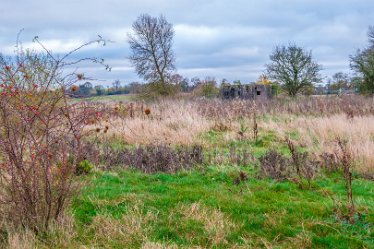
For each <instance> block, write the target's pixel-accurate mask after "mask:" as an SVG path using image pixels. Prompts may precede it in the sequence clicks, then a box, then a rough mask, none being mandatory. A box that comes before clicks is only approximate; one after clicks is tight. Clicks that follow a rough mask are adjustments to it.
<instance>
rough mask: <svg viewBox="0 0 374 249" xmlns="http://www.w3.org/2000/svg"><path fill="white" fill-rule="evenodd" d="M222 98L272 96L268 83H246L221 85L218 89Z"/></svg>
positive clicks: (258, 98) (256, 98)
mask: <svg viewBox="0 0 374 249" xmlns="http://www.w3.org/2000/svg"><path fill="white" fill-rule="evenodd" d="M220 95H221V98H223V99H251V100H260V101H261V100H268V99H271V98H272V89H271V86H270V85H262V84H246V85H223V86H221V90H220Z"/></svg>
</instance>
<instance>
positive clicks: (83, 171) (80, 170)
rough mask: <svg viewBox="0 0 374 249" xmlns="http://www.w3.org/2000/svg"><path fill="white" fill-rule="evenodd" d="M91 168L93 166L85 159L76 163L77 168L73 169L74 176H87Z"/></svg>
mask: <svg viewBox="0 0 374 249" xmlns="http://www.w3.org/2000/svg"><path fill="white" fill-rule="evenodd" d="M93 168H94V166H93V165H92V164H91V163H90V162H89V161H88V160H86V159H85V160H83V161H81V162H79V163H78V165H77V167H76V168H75V174H76V175H87V174H89V173H91V171H92V170H93Z"/></svg>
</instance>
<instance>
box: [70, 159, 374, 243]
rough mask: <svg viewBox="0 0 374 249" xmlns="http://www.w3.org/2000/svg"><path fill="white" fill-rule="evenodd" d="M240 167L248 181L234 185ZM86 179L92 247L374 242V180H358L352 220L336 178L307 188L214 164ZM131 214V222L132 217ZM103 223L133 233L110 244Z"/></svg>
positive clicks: (84, 230)
mask: <svg viewBox="0 0 374 249" xmlns="http://www.w3.org/2000/svg"><path fill="white" fill-rule="evenodd" d="M240 170H243V171H246V172H247V174H248V175H249V179H248V180H247V181H245V182H241V183H240V184H239V185H235V184H234V183H233V180H234V178H235V177H237V176H238V175H239V172H240ZM87 180H88V181H89V182H90V184H88V185H87V186H86V187H85V188H84V189H83V191H82V192H81V194H80V195H79V196H78V197H77V198H76V199H75V200H74V202H73V205H72V208H71V211H72V213H73V214H74V217H75V220H76V230H77V232H78V234H77V236H76V238H75V240H76V242H77V243H78V244H85V245H87V246H92V243H93V242H94V241H95V243H96V244H97V245H108V244H107V243H109V242H108V241H110V246H109V247H114V248H123V246H124V245H125V244H127V245H128V247H127V248H140V247H141V246H142V245H144V243H146V242H154V243H159V244H161V245H174V246H177V247H178V248H189V247H193V246H200V247H202V248H251V247H254V248H258V247H265V246H273V247H274V248H287V247H288V248H300V247H301V248H303V247H305V248H307V247H309V248H373V247H374V231H373V222H374V215H373V214H374V195H373V189H374V183H373V182H370V181H366V180H361V179H355V180H354V182H353V192H354V198H355V202H356V206H357V210H358V211H359V212H360V213H361V217H360V218H356V222H355V224H349V223H347V222H345V221H343V220H340V219H338V218H337V217H336V212H335V211H334V208H335V207H336V206H337V203H338V201H341V202H343V203H344V200H345V190H344V183H343V181H342V180H341V179H340V176H338V175H336V176H331V177H329V178H320V179H318V180H316V181H314V182H313V184H312V187H311V188H308V189H300V188H299V187H298V186H297V185H296V184H294V183H292V182H288V181H285V182H276V181H273V180H270V179H269V180H259V179H256V178H255V177H254V176H253V175H252V174H251V172H250V171H249V170H248V169H244V168H242V169H240V168H237V167H220V168H218V167H215V166H214V167H207V168H204V169H203V170H199V171H198V170H193V171H190V172H180V173H177V174H163V173H159V174H152V175H147V174H143V173H139V172H136V171H132V170H125V171H119V172H111V173H103V172H98V173H95V174H94V175H91V176H88V179H87ZM333 199H335V201H333ZM134 210H135V211H134ZM129 217H133V219H134V220H133V221H132V222H129V220H128V219H129ZM147 217H148V218H147ZM149 217H152V218H151V219H149ZM105 221H110V223H109V224H116V225H114V226H115V227H117V228H118V226H121V225H120V224H123V225H124V227H123V229H126V228H128V232H127V233H126V234H127V235H129V234H130V235H134V236H130V235H129V236H120V234H121V233H119V232H118V229H113V230H110V229H109V230H110V231H111V233H112V234H111V235H108V236H109V237H110V240H108V241H107V239H106V238H107V237H105V236H102V234H100V233H102V229H103V228H102V227H101V226H102V224H104V223H105ZM107 226H108V225H105V227H106V228H107V229H108V227H107ZM109 226H110V225H109ZM129 226H130V227H129ZM131 226H133V227H131ZM126 231H127V230H126ZM130 231H137V232H136V233H135V234H132V232H130ZM117 233H119V234H117ZM240 246H241V247H240ZM125 247H126V246H125Z"/></svg>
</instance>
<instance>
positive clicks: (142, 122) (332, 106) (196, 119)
mask: <svg viewBox="0 0 374 249" xmlns="http://www.w3.org/2000/svg"><path fill="white" fill-rule="evenodd" d="M373 101H374V99H371V98H368V99H366V98H363V97H361V96H344V97H320V98H302V99H298V100H295V101H291V100H282V99H280V100H274V101H271V102H264V103H258V104H256V109H257V113H258V116H259V118H258V122H259V124H258V126H259V129H260V133H261V132H262V135H264V134H265V133H266V132H267V131H275V133H276V134H277V135H278V137H279V138H280V139H284V138H285V136H287V135H288V134H290V133H296V134H298V138H297V140H298V141H297V142H298V143H300V144H302V145H304V146H307V147H308V148H311V149H312V150H313V151H315V152H317V153H321V152H331V153H333V152H335V151H336V149H337V148H336V142H335V140H336V138H337V137H338V136H339V137H341V138H343V139H345V140H347V142H348V146H349V148H350V150H351V153H352V155H353V157H354V160H355V161H356V162H357V165H356V169H357V170H358V171H360V172H369V173H370V174H372V173H374V153H372V149H371V148H374V147H373V145H374V125H373V121H374V114H373V113H374V109H373V105H372V104H373ZM253 104H254V103H253V102H252V101H230V102H225V101H221V100H186V99H180V100H164V101H159V102H154V103H152V104H149V105H147V106H146V105H145V104H142V103H138V104H134V111H135V114H134V115H133V118H131V117H129V116H128V115H127V116H126V115H125V116H123V117H121V116H120V115H109V118H107V119H106V121H105V122H104V123H103V124H101V126H98V125H91V126H89V127H88V129H91V130H96V128H100V132H99V134H101V136H100V137H103V138H106V139H108V138H112V137H116V138H119V140H121V141H123V142H125V143H128V144H152V143H164V144H171V145H191V144H195V143H198V144H201V145H203V146H204V147H209V143H207V141H206V139H205V140H204V139H202V137H201V134H202V133H204V132H207V131H209V130H218V131H222V132H223V140H224V141H222V142H223V143H226V142H230V141H233V140H239V139H249V140H250V139H251V136H252V130H251V129H252V123H253V121H252V120H251V118H252V114H253V111H254V109H253V108H254V106H253ZM143 105H144V106H143ZM115 106H116V104H115V103H112V105H111V106H110V105H109V106H107V107H106V108H108V109H109V110H110V109H113V108H114V107H115ZM140 106H141V108H140ZM140 109H141V110H143V112H144V110H145V109H149V110H150V114H149V115H145V114H144V113H142V112H141V111H140ZM262 115H265V116H266V117H268V118H267V120H265V121H264V120H262V118H261V117H262ZM240 123H242V124H243V123H244V125H245V127H246V128H247V131H246V132H245V133H244V135H243V136H241V137H239V135H238V132H239V131H240ZM105 126H108V128H109V129H108V130H107V131H106V132H105V134H104V133H103V131H104V130H105V128H104V127H105ZM260 135H261V134H260Z"/></svg>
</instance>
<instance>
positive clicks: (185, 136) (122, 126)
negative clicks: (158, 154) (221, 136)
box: [88, 100, 212, 145]
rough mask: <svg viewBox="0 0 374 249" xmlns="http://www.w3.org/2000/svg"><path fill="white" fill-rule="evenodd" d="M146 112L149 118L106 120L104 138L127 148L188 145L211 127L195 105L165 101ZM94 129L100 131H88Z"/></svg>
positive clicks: (112, 118) (185, 102)
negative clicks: (121, 140) (115, 139)
mask: <svg viewBox="0 0 374 249" xmlns="http://www.w3.org/2000/svg"><path fill="white" fill-rule="evenodd" d="M148 108H149V109H150V111H151V114H150V115H135V117H134V118H129V117H126V118H121V117H114V116H113V117H111V118H109V120H107V122H105V123H104V125H108V126H109V129H108V131H107V133H106V136H109V137H111V136H113V135H114V136H116V137H120V138H121V139H123V141H124V142H126V143H129V144H151V143H166V144H173V145H178V144H179V145H180V144H182V145H190V144H192V143H194V142H195V141H196V138H197V136H198V134H200V133H201V132H204V131H208V130H209V129H210V127H211V126H212V121H210V120H208V119H207V118H206V117H204V116H203V115H202V114H200V113H199V112H198V106H197V103H195V102H187V101H183V100H182V101H178V100H175V101H171V100H168V101H162V102H157V103H154V104H152V105H150V106H148ZM96 128H102V127H98V126H89V127H88V129H92V130H95V129H96Z"/></svg>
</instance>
